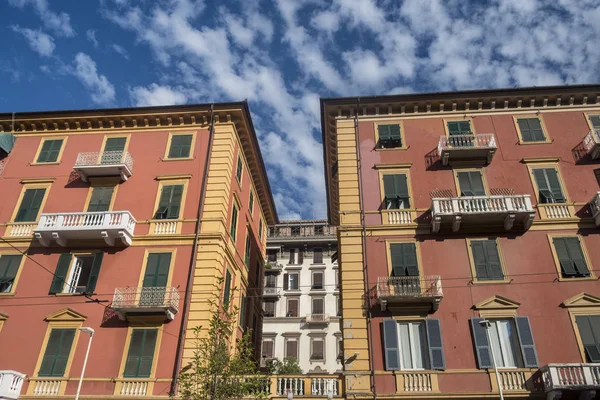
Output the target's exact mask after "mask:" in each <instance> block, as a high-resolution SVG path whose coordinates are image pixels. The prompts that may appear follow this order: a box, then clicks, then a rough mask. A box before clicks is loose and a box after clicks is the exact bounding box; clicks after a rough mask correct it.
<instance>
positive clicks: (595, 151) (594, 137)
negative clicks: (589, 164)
mask: <svg viewBox="0 0 600 400" xmlns="http://www.w3.org/2000/svg"><path fill="white" fill-rule="evenodd" d="M583 147H584V148H585V151H586V153H587V154H589V155H590V157H592V160H596V159H598V158H600V130H596V129H592V130H591V131H589V132H588V134H587V135H585V138H584V139H583Z"/></svg>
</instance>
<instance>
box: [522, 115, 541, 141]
mask: <svg viewBox="0 0 600 400" xmlns="http://www.w3.org/2000/svg"><path fill="white" fill-rule="evenodd" d="M517 126H518V127H519V132H520V134H521V140H522V141H523V142H525V143H527V142H545V141H546V136H545V135H544V130H543V129H542V123H541V121H540V119H539V118H537V117H535V118H517Z"/></svg>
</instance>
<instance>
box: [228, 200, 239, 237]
mask: <svg viewBox="0 0 600 400" xmlns="http://www.w3.org/2000/svg"><path fill="white" fill-rule="evenodd" d="M237 223H238V209H237V206H236V205H235V204H234V205H233V209H232V210H231V226H230V227H229V234H230V235H231V239H233V241H234V242H235V235H236V233H237Z"/></svg>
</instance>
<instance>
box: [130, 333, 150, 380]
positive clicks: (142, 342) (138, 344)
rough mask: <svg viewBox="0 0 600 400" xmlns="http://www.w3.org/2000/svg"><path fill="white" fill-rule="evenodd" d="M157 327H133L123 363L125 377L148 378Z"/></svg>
mask: <svg viewBox="0 0 600 400" xmlns="http://www.w3.org/2000/svg"><path fill="white" fill-rule="evenodd" d="M157 336H158V329H133V330H132V331H131V340H130V342H129V351H128V352H127V362H126V363H125V371H124V372H123V377H125V378H149V377H150V375H151V373H152V361H153V360H154V351H155V348H156V339H157Z"/></svg>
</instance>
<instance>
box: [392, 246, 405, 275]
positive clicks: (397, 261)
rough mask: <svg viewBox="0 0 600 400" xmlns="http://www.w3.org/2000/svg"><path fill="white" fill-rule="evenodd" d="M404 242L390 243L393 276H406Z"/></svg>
mask: <svg viewBox="0 0 600 400" xmlns="http://www.w3.org/2000/svg"><path fill="white" fill-rule="evenodd" d="M402 250H403V249H402V244H401V243H392V244H390V254H391V257H392V276H406V268H405V267H404V256H403V255H402Z"/></svg>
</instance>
